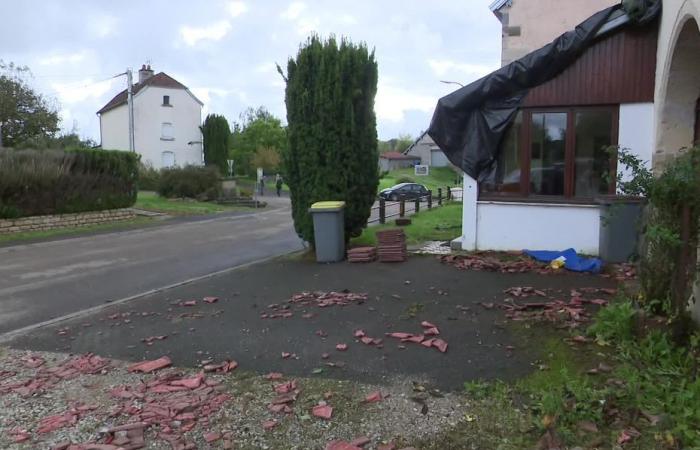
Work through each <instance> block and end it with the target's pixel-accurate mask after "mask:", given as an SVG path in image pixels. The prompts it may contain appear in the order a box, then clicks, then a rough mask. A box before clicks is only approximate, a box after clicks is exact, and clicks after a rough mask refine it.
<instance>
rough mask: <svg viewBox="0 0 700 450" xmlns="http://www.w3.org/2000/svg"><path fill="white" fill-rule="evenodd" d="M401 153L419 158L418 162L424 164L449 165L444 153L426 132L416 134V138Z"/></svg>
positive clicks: (433, 165) (431, 165) (434, 165)
mask: <svg viewBox="0 0 700 450" xmlns="http://www.w3.org/2000/svg"><path fill="white" fill-rule="evenodd" d="M403 153H404V155H408V156H414V157H418V158H420V164H421V165H424V166H430V167H447V166H450V165H451V163H450V160H449V159H447V156H445V153H444V152H443V151H442V150H441V149H440V147H438V146H437V144H436V143H435V141H433V139H432V138H431V137H430V136H428V133H427V132H426V133H423V134H421V135H420V136H418V139H416V140H415V141H414V142H413V144H411V145H410V146H409V147H408V148H407V149H406V150H404V152H403Z"/></svg>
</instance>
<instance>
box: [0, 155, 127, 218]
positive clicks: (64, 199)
mask: <svg viewBox="0 0 700 450" xmlns="http://www.w3.org/2000/svg"><path fill="white" fill-rule="evenodd" d="M138 162H139V156H138V155H136V154H135V153H129V152H122V151H110V150H71V151H63V150H41V151H39V150H10V149H5V150H2V151H0V218H16V217H26V216H35V215H43V214H65V213H77V212H83V211H100V210H105V209H116V208H127V207H130V206H132V205H133V204H134V202H136V193H137V189H136V181H137V177H138Z"/></svg>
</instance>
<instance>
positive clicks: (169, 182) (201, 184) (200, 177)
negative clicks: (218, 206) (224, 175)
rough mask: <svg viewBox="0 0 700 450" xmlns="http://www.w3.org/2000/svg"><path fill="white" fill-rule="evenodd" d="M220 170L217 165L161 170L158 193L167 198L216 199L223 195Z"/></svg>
mask: <svg viewBox="0 0 700 450" xmlns="http://www.w3.org/2000/svg"><path fill="white" fill-rule="evenodd" d="M219 178H220V177H219V170H218V169H217V168H216V167H215V166H205V167H201V166H185V167H173V168H170V169H163V170H161V172H160V181H159V183H158V189H157V191H158V194H159V195H160V196H161V197H167V198H196V199H197V200H214V199H216V198H218V197H219V196H220V195H221V182H220V181H219Z"/></svg>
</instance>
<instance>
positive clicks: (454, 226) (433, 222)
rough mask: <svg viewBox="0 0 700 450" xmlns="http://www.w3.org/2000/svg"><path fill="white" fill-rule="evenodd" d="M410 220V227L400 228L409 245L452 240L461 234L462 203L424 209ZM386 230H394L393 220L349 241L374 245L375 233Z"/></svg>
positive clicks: (375, 242) (368, 228)
mask: <svg viewBox="0 0 700 450" xmlns="http://www.w3.org/2000/svg"><path fill="white" fill-rule="evenodd" d="M423 207H425V205H424V206H423ZM410 218H411V225H407V226H405V227H402V228H403V230H404V231H405V232H406V242H407V243H408V244H410V245H412V244H420V243H422V242H425V241H446V240H449V239H454V238H456V237H458V236H459V235H460V234H461V232H462V202H453V203H449V204H447V205H444V206H441V207H439V208H433V209H430V210H428V209H424V210H422V211H421V212H419V213H418V214H415V215H413V216H411V217H410ZM387 228H396V226H395V225H394V224H393V220H391V222H390V223H387V224H385V225H379V226H372V227H367V228H365V229H364V231H363V232H362V235H360V236H359V237H356V238H354V239H352V240H351V244H353V245H376V244H377V236H376V233H377V231H381V230H385V229H387Z"/></svg>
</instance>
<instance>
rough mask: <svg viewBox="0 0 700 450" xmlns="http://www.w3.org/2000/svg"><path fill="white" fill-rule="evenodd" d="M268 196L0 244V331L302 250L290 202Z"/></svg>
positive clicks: (11, 329) (8, 330)
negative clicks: (131, 225)
mask: <svg viewBox="0 0 700 450" xmlns="http://www.w3.org/2000/svg"><path fill="white" fill-rule="evenodd" d="M266 200H269V198H266ZM271 201H272V205H271V206H272V209H267V210H263V211H262V212H251V213H238V214H226V215H222V216H216V217H212V218H206V219H202V220H190V221H179V222H178V221H174V222H172V223H167V222H166V223H164V224H163V225H161V226H155V227H147V228H144V229H138V230H131V231H122V232H114V233H108V234H99V235H94V236H84V237H77V238H72V239H62V240H56V241H50V242H42V243H36V244H26V245H15V246H10V247H3V248H0V334H2V333H7V332H10V331H13V330H18V329H20V328H23V327H27V326H31V325H33V324H37V323H41V322H44V321H47V320H50V319H53V318H55V317H61V316H64V315H67V314H71V313H75V312H78V311H81V310H84V309H87V308H91V307H95V306H99V305H103V304H105V303H107V302H112V301H115V300H119V299H122V298H125V297H130V296H134V295H138V294H140V293H144V292H147V291H150V290H153V289H159V288H162V287H165V286H169V285H172V284H176V283H180V282H183V281H185V280H189V279H192V278H196V277H201V276H204V275H207V274H210V273H213V272H217V271H221V270H225V269H228V268H231V267H234V266H239V265H242V264H246V263H250V262H253V261H257V260H261V259H264V258H268V257H271V256H276V255H280V254H283V253H288V252H291V251H295V250H299V249H301V248H302V243H301V241H300V239H299V238H298V237H297V236H296V233H295V232H294V227H293V223H292V219H291V213H290V207H289V200H288V199H281V200H278V199H272V200H271Z"/></svg>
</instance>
